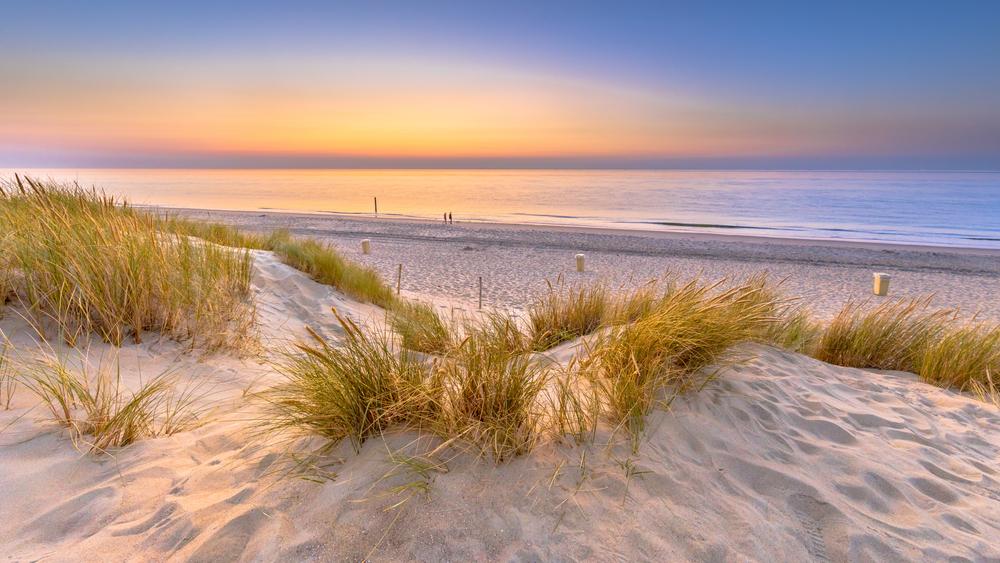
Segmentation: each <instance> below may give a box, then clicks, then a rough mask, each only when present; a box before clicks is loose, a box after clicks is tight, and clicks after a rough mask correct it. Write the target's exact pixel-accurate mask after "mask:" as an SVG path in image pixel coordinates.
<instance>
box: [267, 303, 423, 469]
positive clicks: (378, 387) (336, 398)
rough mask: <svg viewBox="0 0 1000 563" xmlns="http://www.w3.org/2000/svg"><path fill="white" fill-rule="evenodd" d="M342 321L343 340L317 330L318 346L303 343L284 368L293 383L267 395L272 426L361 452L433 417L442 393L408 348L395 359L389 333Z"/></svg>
mask: <svg viewBox="0 0 1000 563" xmlns="http://www.w3.org/2000/svg"><path fill="white" fill-rule="evenodd" d="M334 313H335V314H336V311H334ZM337 318H338V320H339V321H340V323H341V325H342V326H343V328H344V332H345V338H344V341H343V342H342V343H340V345H338V346H332V345H330V344H329V343H328V342H326V341H325V340H323V339H322V338H321V337H320V336H319V335H317V334H315V333H313V341H312V342H310V343H303V344H300V345H298V347H297V348H298V350H297V353H292V354H289V355H288V357H287V358H286V361H285V363H284V364H283V365H282V366H280V368H281V371H282V373H283V374H284V375H285V377H286V378H287V381H286V382H285V383H284V384H283V385H280V386H278V387H275V388H273V389H271V390H270V391H267V392H265V393H263V394H262V395H261V396H262V398H263V399H264V400H265V401H266V402H267V403H268V404H269V406H270V418H269V421H268V422H267V427H268V428H269V429H270V430H272V431H280V430H298V431H300V432H302V431H305V432H306V433H312V434H317V435H320V436H323V437H325V438H327V439H329V440H331V441H332V442H334V443H336V442H339V441H341V440H343V439H345V438H346V439H349V440H350V441H351V444H352V445H353V447H354V448H355V450H358V449H360V447H361V445H362V444H363V443H364V441H365V440H366V439H367V438H369V437H371V436H375V435H380V434H382V433H384V432H386V431H387V430H389V429H390V428H391V427H392V426H397V425H403V426H413V427H422V426H425V425H426V424H427V423H428V421H429V420H434V419H435V417H436V415H437V413H438V411H439V405H438V393H437V391H436V388H435V384H434V379H433V378H432V377H431V374H430V371H429V369H428V368H427V366H426V365H424V364H423V363H421V362H420V361H419V360H418V359H417V358H416V357H415V356H413V355H411V354H410V353H409V352H407V351H406V350H402V351H401V352H400V353H398V354H397V353H396V351H395V350H394V349H393V347H392V339H391V338H390V336H389V335H388V334H386V333H384V332H372V331H365V330H362V329H361V328H360V327H358V326H357V325H356V324H354V323H353V322H352V321H350V320H349V319H346V318H343V317H341V316H340V315H339V314H338V315H337Z"/></svg>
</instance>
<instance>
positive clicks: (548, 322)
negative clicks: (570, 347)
mask: <svg viewBox="0 0 1000 563" xmlns="http://www.w3.org/2000/svg"><path fill="white" fill-rule="evenodd" d="M610 307H611V297H610V294H609V292H608V289H607V288H606V287H605V286H603V285H600V284H596V285H589V286H579V287H566V286H563V285H562V284H558V285H556V286H553V285H552V284H550V285H549V290H548V292H547V293H545V294H544V295H543V296H541V297H540V298H538V299H536V300H535V302H534V303H533V304H532V305H531V307H530V308H529V309H528V334H529V337H530V339H531V347H532V349H534V350H537V351H541V350H548V349H549V348H552V347H553V346H557V345H559V344H562V343H563V342H567V341H569V340H572V339H574V338H577V337H579V336H583V335H585V334H590V333H591V332H594V331H595V330H597V328H598V327H600V326H601V324H602V323H603V322H604V321H605V318H606V315H607V314H608V312H609V310H610Z"/></svg>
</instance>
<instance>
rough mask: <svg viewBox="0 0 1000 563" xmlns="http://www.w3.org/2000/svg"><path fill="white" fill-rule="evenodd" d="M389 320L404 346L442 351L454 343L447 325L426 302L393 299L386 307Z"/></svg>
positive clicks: (426, 352)
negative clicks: (395, 300) (391, 304)
mask: <svg viewBox="0 0 1000 563" xmlns="http://www.w3.org/2000/svg"><path fill="white" fill-rule="evenodd" d="M389 324H390V325H391V326H392V329H393V330H394V331H396V333H397V334H399V336H400V339H401V342H402V345H403V347H404V348H408V349H410V350H416V351H417V352H423V353H425V354H437V355H442V354H445V353H447V352H448V350H450V349H451V348H452V346H454V336H453V335H452V331H451V328H450V327H449V326H448V324H447V322H446V321H445V320H444V319H442V318H441V316H440V315H438V314H437V312H436V311H435V310H434V309H433V308H432V307H431V306H430V305H426V304H424V303H416V302H412V301H397V302H396V303H395V304H394V305H393V306H392V308H391V309H390V310H389Z"/></svg>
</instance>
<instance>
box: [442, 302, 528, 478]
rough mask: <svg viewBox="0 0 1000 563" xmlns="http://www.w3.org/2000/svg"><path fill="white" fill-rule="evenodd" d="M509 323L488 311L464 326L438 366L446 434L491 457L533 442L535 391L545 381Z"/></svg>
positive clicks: (523, 449)
mask: <svg viewBox="0 0 1000 563" xmlns="http://www.w3.org/2000/svg"><path fill="white" fill-rule="evenodd" d="M514 328H516V322H515V321H514V319H512V318H510V317H505V316H503V315H501V314H499V313H496V314H494V315H493V316H492V317H490V318H489V320H488V322H486V323H483V324H481V325H480V326H477V327H470V328H469V329H468V334H467V336H466V337H465V339H464V340H463V341H462V343H461V344H460V345H459V346H458V347H457V348H455V349H454V350H453V351H452V352H451V353H450V354H449V355H448V356H447V357H446V358H445V360H444V361H443V362H441V363H440V364H439V367H438V370H439V373H440V374H441V378H442V381H443V385H444V387H443V388H444V390H445V396H446V402H445V404H446V409H445V411H444V415H445V416H446V417H447V427H448V429H449V435H455V436H464V437H465V438H466V439H467V440H468V441H471V442H472V443H474V444H476V445H478V446H479V447H480V449H481V451H482V452H483V453H485V454H488V455H490V456H491V457H492V458H493V459H495V460H497V461H502V460H505V459H508V458H510V457H513V456H516V455H520V454H523V453H526V452H528V451H530V450H531V448H532V447H533V446H534V444H535V443H536V442H537V440H538V438H539V436H540V434H541V432H540V422H541V420H542V412H541V410H540V407H541V401H540V393H541V392H542V389H543V388H544V387H545V385H546V383H547V380H548V372H547V371H546V370H545V369H544V368H543V367H542V366H541V365H540V364H539V363H538V362H536V361H535V359H534V358H532V357H531V356H530V355H529V354H527V353H526V350H525V346H524V344H525V342H524V340H523V338H520V337H518V336H517V335H516V334H515V333H514V332H513V329H514Z"/></svg>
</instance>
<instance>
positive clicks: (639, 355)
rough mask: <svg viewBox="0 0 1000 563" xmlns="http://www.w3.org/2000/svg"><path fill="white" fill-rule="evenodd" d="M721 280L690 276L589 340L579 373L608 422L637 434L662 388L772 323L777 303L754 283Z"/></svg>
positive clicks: (683, 383) (691, 376)
mask: <svg viewBox="0 0 1000 563" xmlns="http://www.w3.org/2000/svg"><path fill="white" fill-rule="evenodd" d="M721 285H722V282H717V283H714V284H702V283H700V282H698V281H697V280H695V281H691V282H689V283H687V284H685V285H683V286H680V287H678V288H674V289H672V290H670V291H669V292H667V293H666V295H665V296H664V297H663V298H662V299H661V300H659V302H658V303H657V304H656V306H655V308H653V309H652V310H650V311H649V312H648V313H646V314H645V316H643V317H642V318H640V319H639V320H637V321H635V322H633V323H630V324H626V325H621V326H615V327H611V328H608V329H606V330H605V331H603V332H600V333H598V334H597V335H595V337H594V338H593V339H591V340H590V341H589V342H588V343H587V348H588V354H587V357H586V358H585V359H584V360H582V361H581V366H580V367H581V371H582V373H583V374H585V376H586V377H587V379H588V381H589V383H590V385H591V386H592V388H593V389H594V390H596V394H597V397H598V398H599V400H600V403H601V409H602V412H603V414H604V415H605V416H606V417H607V418H608V419H609V420H610V421H611V422H612V423H613V424H615V425H617V426H619V427H621V428H623V429H625V430H626V431H627V432H628V434H630V435H631V436H633V437H636V436H638V434H639V433H640V432H641V431H642V430H643V425H644V419H645V416H646V414H647V413H648V412H649V410H650V409H651V408H652V407H653V406H654V403H655V402H656V400H657V397H658V396H659V393H660V392H661V391H662V390H663V389H665V388H667V387H674V388H679V389H683V388H685V387H688V386H690V385H692V384H696V383H697V382H698V381H699V378H703V377H704V373H703V370H704V368H707V367H708V366H710V365H713V364H715V363H716V362H717V361H718V360H719V359H720V358H721V357H722V355H723V354H724V353H725V352H726V351H728V350H729V349H730V348H731V347H732V346H734V345H735V344H738V343H740V342H745V341H750V340H754V339H757V338H758V337H759V336H760V335H761V334H763V333H765V332H766V331H767V329H768V327H769V326H771V325H772V324H773V323H774V322H775V320H776V319H775V317H774V311H775V308H776V306H777V303H776V301H775V298H774V297H773V296H772V295H771V294H770V293H769V292H768V290H767V287H766V286H765V285H764V284H762V283H760V282H759V280H751V281H749V282H745V283H743V284H738V285H736V286H734V287H731V288H727V289H722V287H721Z"/></svg>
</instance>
